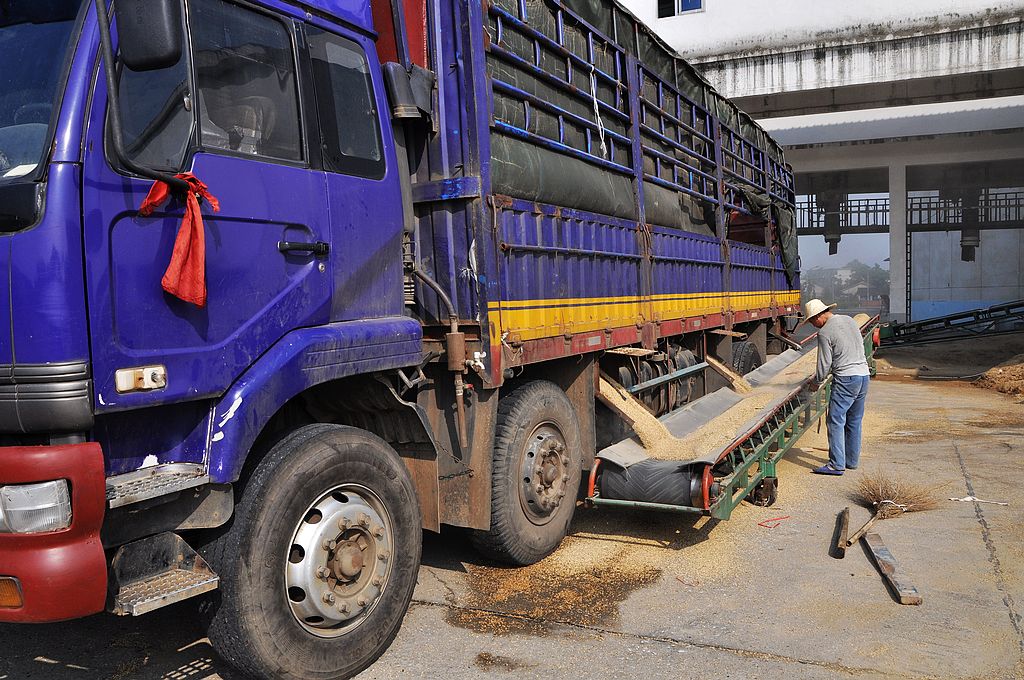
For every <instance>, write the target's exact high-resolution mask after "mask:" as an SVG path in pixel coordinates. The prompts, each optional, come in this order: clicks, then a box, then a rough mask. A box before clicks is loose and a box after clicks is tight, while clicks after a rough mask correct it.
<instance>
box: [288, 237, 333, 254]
mask: <svg viewBox="0 0 1024 680" xmlns="http://www.w3.org/2000/svg"><path fill="white" fill-rule="evenodd" d="M277 249H278V250H279V251H281V252H282V253H312V254H313V255H314V256H315V257H325V256H326V255H327V253H329V252H331V245H330V244H329V243H325V242H324V241H316V242H315V243H303V242H301V241H278V242H277Z"/></svg>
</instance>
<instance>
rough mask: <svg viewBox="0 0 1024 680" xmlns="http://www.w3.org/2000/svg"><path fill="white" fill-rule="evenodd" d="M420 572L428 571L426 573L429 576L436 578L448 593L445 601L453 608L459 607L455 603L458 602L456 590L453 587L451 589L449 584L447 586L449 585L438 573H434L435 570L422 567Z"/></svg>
mask: <svg viewBox="0 0 1024 680" xmlns="http://www.w3.org/2000/svg"><path fill="white" fill-rule="evenodd" d="M420 571H421V572H423V571H426V572H427V573H428V574H430V575H431V576H433V577H434V579H435V580H436V581H437V582H438V583H440V584H441V587H442V588H444V589H445V591H446V595H445V596H444V599H445V601H447V602H448V604H450V605H451V606H453V607H455V606H457V605H456V604H455V601H456V600H457V599H458V598H456V597H455V591H454V590H452V587H451V586H450V585H448V584H447V583H446V582H445V580H444V579H443V578H441V577H440V576H438V575H437V572H435V571H434V570H433V569H431V568H430V567H420ZM423 602H426V600H423Z"/></svg>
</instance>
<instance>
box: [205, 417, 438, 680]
mask: <svg viewBox="0 0 1024 680" xmlns="http://www.w3.org/2000/svg"><path fill="white" fill-rule="evenodd" d="M421 541H422V533H421V524H420V515H419V504H418V502H417V500H416V494H415V491H414V489H413V485H412V481H411V479H410V477H409V474H408V471H407V470H406V467H405V465H404V464H403V463H402V460H401V459H400V458H399V457H398V454H396V453H395V452H394V450H393V449H392V448H391V447H390V446H388V445H387V444H386V443H385V442H384V441H383V440H381V439H379V438H378V437H376V436H375V435H372V434H370V433H368V432H364V431H362V430H357V429H355V428H351V427H343V426H340V425H310V426H307V427H303V428H300V429H298V430H296V431H295V432H294V433H292V434H291V435H289V436H288V437H286V438H285V439H283V440H282V441H281V442H279V443H278V444H277V445H276V446H275V447H274V448H273V449H271V451H270V452H269V453H268V454H267V456H266V458H264V459H263V460H262V461H260V463H259V465H258V466H257V467H256V469H255V470H254V471H253V474H252V476H251V478H250V479H249V481H248V483H247V484H246V487H245V490H244V492H243V494H242V498H241V499H240V501H239V503H238V506H237V508H236V512H235V515H234V518H233V521H232V524H231V526H230V529H229V530H228V531H227V532H226V533H225V534H223V535H222V536H221V537H220V538H218V539H217V540H216V541H214V542H213V543H211V544H210V545H208V546H207V547H206V549H205V550H204V552H205V553H206V554H207V555H208V558H209V560H210V562H211V564H212V566H213V567H214V569H215V570H216V571H217V573H218V574H219V575H220V577H221V584H220V591H219V597H218V598H216V599H215V601H214V602H213V603H212V606H213V608H214V609H213V612H212V621H211V623H210V628H209V636H210V641H211V642H212V643H213V645H214V647H215V648H216V649H217V651H218V652H219V653H220V654H221V656H223V657H224V658H225V659H226V660H227V661H228V662H229V663H231V664H232V665H233V666H235V667H236V668H238V669H239V670H241V671H242V672H244V673H245V674H247V675H250V676H254V677H261V678H281V677H284V678H347V677H351V676H352V675H355V674H356V673H358V672H359V671H361V670H362V669H364V668H366V667H367V666H369V665H370V664H371V663H373V661H374V660H376V659H377V657H379V656H380V655H381V654H382V653H383V652H384V650H385V649H387V647H388V646H389V645H390V644H391V641H392V640H394V638H395V636H396V635H397V634H398V629H399V627H400V626H401V622H402V619H403V617H404V616H405V612H406V610H407V609H408V608H409V602H410V600H411V598H412V591H413V588H414V587H415V585H416V573H417V570H418V568H419V560H420V547H421Z"/></svg>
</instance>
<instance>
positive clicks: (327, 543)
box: [323, 538, 338, 550]
mask: <svg viewBox="0 0 1024 680" xmlns="http://www.w3.org/2000/svg"><path fill="white" fill-rule="evenodd" d="M323 546H324V550H334V549H335V548H337V547H338V544H337V543H335V542H334V541H332V540H330V539H328V538H325V539H324V543H323Z"/></svg>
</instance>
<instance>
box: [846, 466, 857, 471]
mask: <svg viewBox="0 0 1024 680" xmlns="http://www.w3.org/2000/svg"><path fill="white" fill-rule="evenodd" d="M846 469H847V470H856V469H857V466H856V465H847V466H846Z"/></svg>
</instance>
